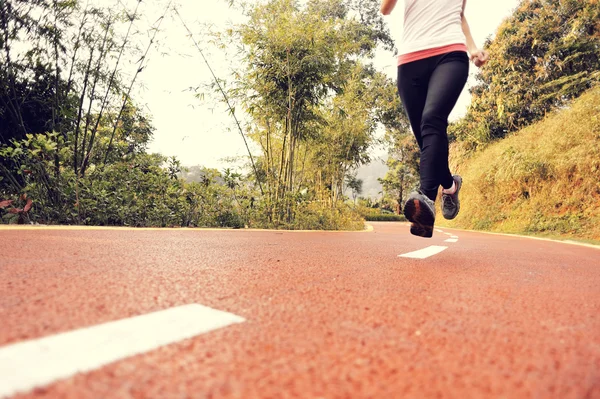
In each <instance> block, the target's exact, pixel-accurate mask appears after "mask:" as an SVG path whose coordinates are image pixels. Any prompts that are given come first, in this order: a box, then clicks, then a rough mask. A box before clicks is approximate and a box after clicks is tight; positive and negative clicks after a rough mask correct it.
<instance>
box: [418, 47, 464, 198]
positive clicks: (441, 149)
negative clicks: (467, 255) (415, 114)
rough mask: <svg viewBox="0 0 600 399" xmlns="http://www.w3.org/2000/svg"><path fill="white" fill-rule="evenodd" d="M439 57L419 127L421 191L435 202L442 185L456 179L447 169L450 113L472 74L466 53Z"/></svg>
mask: <svg viewBox="0 0 600 399" xmlns="http://www.w3.org/2000/svg"><path fill="white" fill-rule="evenodd" d="M436 58H437V57H436ZM438 60H439V61H438V62H437V65H436V66H435V69H434V70H433V72H432V73H431V76H430V78H429V82H428V83H429V84H428V90H427V98H426V100H425V105H424V107H423V113H422V115H421V126H420V133H421V139H422V143H423V144H422V146H421V170H420V173H421V191H422V192H423V194H425V195H426V196H427V197H429V199H431V200H432V201H435V199H436V196H437V192H438V188H439V186H440V185H442V186H443V187H444V188H450V187H452V183H453V178H452V174H451V173H450V169H449V168H448V133H447V128H448V116H449V115H450V112H452V109H453V108H454V106H455V105H456V102H457V100H458V97H459V96H460V93H461V92H462V90H463V88H464V86H465V83H466V82H467V78H468V76H469V58H468V56H467V54H466V53H462V52H454V53H449V54H445V55H443V56H440V57H439V58H438Z"/></svg>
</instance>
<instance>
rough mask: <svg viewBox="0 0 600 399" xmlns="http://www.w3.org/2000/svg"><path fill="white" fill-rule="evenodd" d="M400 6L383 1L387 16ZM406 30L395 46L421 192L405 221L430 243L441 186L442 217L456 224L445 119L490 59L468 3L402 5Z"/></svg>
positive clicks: (456, 185) (408, 1)
mask: <svg viewBox="0 0 600 399" xmlns="http://www.w3.org/2000/svg"><path fill="white" fill-rule="evenodd" d="M397 1H398V0H382V4H381V12H382V13H383V14H384V15H389V14H390V13H391V12H392V10H393V9H394V7H395V6H396V3H397ZM401 1H403V2H404V10H403V13H404V30H403V35H402V41H401V43H400V45H399V47H400V55H399V57H398V93H399V94H400V98H401V99H402V104H403V105H404V109H405V110H406V113H407V114H408V118H409V120H410V124H411V126H412V130H413V132H414V135H415V137H416V139H417V142H418V144H419V149H420V150H421V163H420V175H421V176H420V178H421V183H420V189H419V190H418V191H416V192H413V193H411V194H410V196H409V198H408V201H407V202H406V204H405V205H404V215H405V216H406V218H407V219H408V220H409V221H410V222H411V223H412V225H411V228H410V232H411V233H412V234H414V235H417V236H420V237H431V236H432V235H433V225H434V223H435V214H436V212H435V200H436V197H437V194H438V189H439V187H440V185H441V186H442V188H443V190H442V214H443V216H444V217H445V218H446V219H454V218H455V217H456V215H457V214H458V211H459V209H460V202H459V200H458V194H459V192H460V188H461V186H462V179H461V177H460V176H458V175H455V176H453V175H452V174H451V173H450V168H449V166H448V134H447V128H448V116H449V115H450V112H451V111H452V109H453V108H454V106H455V105H456V101H457V100H458V97H459V96H460V93H461V92H462V90H463V88H464V86H465V84H466V82H467V77H468V75H469V58H470V59H471V61H473V63H474V64H475V65H476V66H477V67H481V66H482V65H484V64H485V63H486V62H487V60H488V57H489V56H488V53H487V52H486V51H485V50H481V49H478V48H477V46H476V45H475V42H474V40H473V37H472V36H471V31H470V29H469V24H468V23H467V19H466V18H465V15H464V11H465V7H466V3H467V0H401Z"/></svg>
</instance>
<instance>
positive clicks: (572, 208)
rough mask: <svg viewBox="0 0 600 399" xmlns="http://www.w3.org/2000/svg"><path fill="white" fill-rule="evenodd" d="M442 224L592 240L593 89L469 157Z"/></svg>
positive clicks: (597, 116) (596, 163)
mask: <svg viewBox="0 0 600 399" xmlns="http://www.w3.org/2000/svg"><path fill="white" fill-rule="evenodd" d="M451 163H452V170H454V171H456V173H459V174H461V175H462V177H463V180H464V182H465V184H464V187H463V190H462V191H461V208H462V209H461V212H460V214H459V216H458V217H457V219H455V220H454V221H451V222H444V225H446V226H448V227H458V228H465V229H473V230H488V231H493V232H502V233H514V234H526V235H537V236H552V237H554V238H562V239H572V240H590V241H591V242H595V243H597V242H598V241H600V88H595V89H592V90H590V91H588V92H587V93H585V94H584V95H583V96H581V97H580V98H579V99H577V100H575V101H574V102H573V103H572V104H571V106H570V107H568V108H566V109H563V110H560V111H558V112H556V113H554V114H552V115H549V116H548V117H546V119H545V120H543V121H541V122H539V123H536V124H533V125H531V126H529V127H527V128H525V129H523V130H521V131H519V132H517V133H515V134H513V135H511V136H510V137H507V138H505V139H503V140H500V141H498V142H495V143H492V144H490V145H489V146H488V147H487V148H485V149H484V150H482V151H479V152H477V153H475V154H474V155H472V156H470V157H466V156H464V155H461V156H458V157H455V158H453V159H452V160H451Z"/></svg>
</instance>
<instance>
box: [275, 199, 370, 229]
mask: <svg viewBox="0 0 600 399" xmlns="http://www.w3.org/2000/svg"><path fill="white" fill-rule="evenodd" d="M364 227H365V224H364V219H363V218H362V217H361V216H360V215H359V214H358V213H356V212H354V211H353V210H352V209H351V208H350V207H348V206H347V205H345V204H341V203H340V204H338V205H336V206H335V207H331V206H328V205H327V204H321V203H318V202H308V203H302V204H300V205H299V206H298V207H297V209H296V215H295V218H294V220H293V222H292V223H290V224H288V225H286V228H288V229H291V230H363V229H364Z"/></svg>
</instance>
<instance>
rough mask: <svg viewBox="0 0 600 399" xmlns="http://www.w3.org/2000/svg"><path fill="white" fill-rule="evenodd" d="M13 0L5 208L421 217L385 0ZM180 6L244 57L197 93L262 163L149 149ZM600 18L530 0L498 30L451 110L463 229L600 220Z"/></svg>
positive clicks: (5, 17)
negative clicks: (217, 105)
mask: <svg viewBox="0 0 600 399" xmlns="http://www.w3.org/2000/svg"><path fill="white" fill-rule="evenodd" d="M0 4H1V6H0V161H1V163H0V217H1V220H2V222H3V223H40V224H80V225H114V226H138V227H144V226H163V227H164V226H169V227H173V226H178V227H230V228H244V227H246V226H247V227H254V228H282V229H327V230H356V229H362V228H364V221H365V220H373V221H375V220H393V221H397V220H403V218H402V217H401V216H399V215H401V214H402V208H401V207H402V205H403V203H404V201H405V199H406V197H407V196H408V194H409V193H410V191H411V190H412V189H414V187H415V186H416V185H417V184H418V175H419V174H418V170H419V157H418V149H417V147H416V143H415V140H414V138H413V137H412V133H411V132H410V126H409V124H408V121H407V118H406V116H405V115H404V113H403V112H402V106H401V104H400V101H399V99H398V96H397V94H396V87H395V82H394V80H393V79H390V78H389V77H387V76H386V75H384V74H383V73H382V72H380V71H378V70H377V69H376V68H375V67H374V66H373V59H374V56H375V51H376V50H377V49H386V50H388V51H390V56H391V52H392V51H393V48H394V46H393V40H392V38H391V37H390V33H389V31H388V29H387V27H386V25H385V24H384V22H383V19H382V17H381V16H380V15H379V12H378V11H379V1H378V0H309V1H306V2H305V1H297V0H263V1H252V2H248V3H242V2H237V1H233V2H231V1H223V4H222V6H223V7H224V9H226V8H227V7H240V10H243V13H244V15H245V20H244V22H242V23H239V24H237V25H232V26H231V27H229V28H228V29H227V30H225V31H222V32H210V31H207V30H206V29H200V28H198V26H197V25H194V24H193V23H192V22H191V21H186V19H185V18H186V16H182V15H180V14H179V12H178V10H177V9H176V8H175V7H174V3H173V2H170V1H163V2H162V3H161V4H162V6H161V7H164V8H163V9H162V14H161V16H160V18H158V19H157V20H156V21H154V22H153V23H152V25H151V26H146V27H144V25H143V23H142V21H145V20H147V19H145V18H144V16H145V14H144V13H145V12H146V8H145V7H146V6H147V5H146V3H144V2H141V1H139V0H136V1H133V0H131V1H125V2H119V7H122V9H119V8H115V7H111V8H108V7H93V6H91V5H90V3H89V2H83V1H77V0H69V1H59V0H35V1H29V0H27V1H26V0H13V1H10V2H1V3H0ZM169 18H170V19H172V20H175V21H177V23H180V24H181V25H182V26H185V28H186V29H187V30H188V33H189V37H188V38H182V40H189V44H190V49H192V50H191V51H194V52H196V53H197V54H198V55H199V60H202V61H201V62H204V63H205V64H206V65H208V66H209V67H210V66H211V59H210V56H208V54H210V51H207V49H206V48H204V47H203V45H206V46H208V44H205V43H210V46H213V45H214V46H215V47H214V48H211V50H212V51H215V49H218V51H224V52H231V54H235V59H240V60H243V62H242V63H241V64H239V65H235V66H233V65H232V69H231V70H230V71H218V72H219V74H223V75H222V76H220V75H218V74H217V73H215V71H214V70H212V72H213V75H212V80H211V83H210V84H209V85H208V86H207V85H205V83H206V82H198V87H200V88H201V90H202V91H201V92H198V93H197V97H198V99H197V101H212V102H221V103H222V104H223V105H224V106H225V107H226V108H227V110H228V115H229V117H230V118H231V122H232V126H234V127H235V129H236V130H237V131H238V132H239V134H240V140H244V142H245V143H246V144H247V148H248V154H247V156H246V157H245V166H244V167H240V168H229V169H224V170H214V169H208V168H205V167H202V166H196V167H191V168H184V167H182V166H181V164H180V162H179V161H178V160H177V159H176V158H173V157H165V156H162V155H159V154H150V153H148V151H147V147H148V144H149V142H150V141H151V140H152V137H153V134H154V127H153V125H152V115H151V114H149V113H148V112H146V111H145V110H144V108H143V107H142V106H141V105H140V104H143V99H141V98H137V99H136V98H135V96H134V93H137V91H136V90H135V88H136V87H138V86H139V85H140V81H141V79H142V77H143V73H144V68H145V67H146V66H147V65H148V63H149V62H151V55H152V54H156V53H158V52H160V51H161V49H160V46H159V45H158V44H157V43H159V42H160V40H158V39H159V38H160V37H161V35H162V34H163V33H164V32H163V31H162V30H161V29H162V28H161V27H162V26H163V22H164V21H165V20H166V19H169ZM598 21H600V3H599V2H598V1H586V2H581V1H577V0H566V1H556V0H522V1H521V3H520V5H519V6H518V7H517V8H516V9H515V11H514V12H513V14H512V15H511V16H510V17H509V18H507V19H506V20H505V21H504V23H503V24H502V25H501V26H500V27H499V29H498V31H497V34H496V35H495V37H494V38H493V40H492V39H490V40H488V42H487V43H486V47H487V48H488V49H489V51H490V53H491V61H490V63H489V64H488V65H487V66H486V67H485V68H483V69H482V70H481V71H480V72H479V74H478V77H477V84H476V85H475V86H474V87H473V88H472V89H471V92H472V95H473V102H472V105H471V107H470V108H469V110H468V112H467V114H466V115H465V117H464V118H462V119H461V120H459V121H457V122H456V123H454V124H452V125H451V127H450V135H451V141H452V147H453V149H452V151H451V154H452V156H453V159H452V163H453V166H454V170H457V171H458V172H459V173H461V174H463V176H464V178H465V183H466V184H465V188H464V191H463V197H462V205H463V210H462V212H461V215H460V217H459V218H458V219H457V220H456V221H454V222H452V223H451V225H452V226H455V227H465V228H475V229H486V230H494V231H506V232H515V233H535V234H561V235H569V236H573V237H587V238H596V239H597V238H598V237H600V232H599V230H598V227H597V225H598V213H599V209H598V203H599V201H598V200H599V198H600V188H599V186H598V181H600V172H599V170H598V168H600V165H598V159H600V157H599V148H598V143H599V141H600V138H599V137H600V136H599V133H598V126H599V125H600V121H599V120H598V118H599V117H598V107H600V95H599V92H598V89H594V87H595V86H596V85H597V83H598V81H599V80H600V72H599V71H600V50H599V48H600V23H599V22H598ZM201 37H205V38H206V37H208V38H209V39H210V40H202V41H199V39H200V38H201ZM140 38H142V39H140ZM200 43H204V44H200ZM127 57H129V58H127ZM126 58H127V59H128V60H129V61H128V62H125V59H126ZM131 59H133V60H137V63H136V62H131ZM584 93H585V94H584ZM582 95H583V96H582ZM580 96H582V97H581V98H579V97H580ZM578 98H579V99H578ZM190 101H194V99H193V98H192V99H191V100H190ZM378 132H384V139H383V140H384V142H385V144H386V146H387V148H388V160H387V166H388V168H389V172H388V173H387V175H386V176H384V177H383V178H381V179H380V182H381V184H382V186H383V192H382V193H381V195H380V197H379V198H363V197H362V182H361V181H360V179H357V177H356V171H357V169H358V168H359V167H361V166H362V165H365V164H367V163H369V162H370V161H371V159H370V156H369V153H370V150H371V149H372V148H373V146H374V145H376V144H378V143H379V140H378V139H377V137H378V135H377V133H378ZM250 144H253V145H255V146H256V148H258V149H259V150H258V151H254V152H250V149H249V148H250V147H251V145H250ZM198 165H202V160H201V159H199V160H198Z"/></svg>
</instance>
